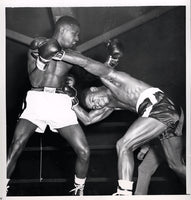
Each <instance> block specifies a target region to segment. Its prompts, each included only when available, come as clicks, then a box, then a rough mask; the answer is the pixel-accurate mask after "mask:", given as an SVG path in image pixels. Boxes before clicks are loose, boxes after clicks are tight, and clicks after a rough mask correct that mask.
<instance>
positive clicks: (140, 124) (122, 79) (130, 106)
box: [55, 51, 186, 195]
mask: <svg viewBox="0 0 191 200" xmlns="http://www.w3.org/2000/svg"><path fill="white" fill-rule="evenodd" d="M55 59H57V58H55ZM62 59H63V60H64V61H67V62H69V63H72V64H76V65H79V66H81V67H82V68H84V69H85V70H87V71H88V72H90V73H92V74H94V75H96V76H99V77H100V79H101V81H102V82H103V84H104V85H105V86H106V87H100V88H95V87H94V88H91V90H90V91H91V94H89V95H87V96H88V98H87V99H86V104H87V105H89V107H90V108H91V109H95V108H96V109H101V108H103V107H104V106H107V107H117V108H121V109H127V110H130V111H133V112H136V113H137V114H138V115H139V118H138V119H137V120H135V122H134V123H133V124H132V125H131V126H130V127H129V129H128V130H127V132H126V133H125V135H124V136H123V137H122V138H121V139H120V140H119V141H118V142H117V152H118V177H119V181H118V182H119V187H118V190H117V194H119V195H128V194H132V186H133V181H132V178H133V171H134V157H133V151H134V150H135V149H137V148H138V147H140V146H142V145H143V144H145V143H147V142H149V141H151V140H152V139H154V138H157V137H159V138H161V140H160V141H161V144H162V147H163V150H164V152H165V156H166V160H167V162H168V164H169V166H170V168H171V169H173V170H174V171H175V172H176V173H177V175H178V176H179V177H181V178H183V179H184V180H185V178H186V167H185V164H184V163H183V162H182V158H181V157H182V156H181V149H182V138H181V135H182V132H181V131H180V130H179V128H178V127H179V126H178V124H179V117H180V114H179V112H178V109H177V108H176V106H175V105H174V103H173V102H172V101H171V100H170V99H169V98H167V97H166V95H165V94H164V93H163V92H162V91H161V90H160V89H158V88H153V87H152V86H150V85H149V84H147V83H144V82H143V81H140V80H137V79H136V78H133V77H132V76H130V75H129V74H127V73H125V72H121V71H117V70H115V69H112V68H111V67H108V66H107V65H105V64H103V63H100V62H98V61H95V60H93V59H91V58H88V57H85V56H83V55H82V54H80V53H78V52H76V51H66V52H65V54H64V56H63V57H62ZM163 138H164V139H163ZM165 138H168V140H166V139H165Z"/></svg>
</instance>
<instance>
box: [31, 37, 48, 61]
mask: <svg viewBox="0 0 191 200" xmlns="http://www.w3.org/2000/svg"><path fill="white" fill-rule="evenodd" d="M47 41H48V39H47V38H45V37H38V38H35V39H34V40H33V41H32V42H31V44H30V49H31V50H32V52H31V55H32V57H33V58H35V59H37V58H38V56H39V53H38V48H39V47H40V46H41V45H42V44H44V43H46V42H47Z"/></svg>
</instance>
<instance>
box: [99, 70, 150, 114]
mask: <svg viewBox="0 0 191 200" xmlns="http://www.w3.org/2000/svg"><path fill="white" fill-rule="evenodd" d="M102 81H103V83H104V84H105V85H106V86H107V87H108V88H109V89H110V91H111V94H112V95H111V102H110V104H111V105H112V106H114V107H118V108H121V109H128V110H131V111H134V112H135V111H136V103H137V100H138V98H139V96H140V94H141V93H142V92H143V91H144V90H146V89H148V88H150V87H151V86H150V85H148V84H146V83H144V82H142V81H140V80H137V79H135V78H133V77H131V76H130V75H129V74H127V73H124V72H119V71H113V72H111V73H110V74H108V76H107V77H104V78H102Z"/></svg>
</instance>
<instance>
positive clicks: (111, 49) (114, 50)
mask: <svg viewBox="0 0 191 200" xmlns="http://www.w3.org/2000/svg"><path fill="white" fill-rule="evenodd" d="M107 49H108V54H109V56H108V59H107V60H106V62H105V63H106V64H107V65H108V66H110V67H112V68H114V67H116V66H117V65H118V61H119V58H120V57H121V56H122V55H123V51H122V50H123V48H122V45H121V43H120V42H119V40H118V39H113V40H109V42H108V43H107Z"/></svg>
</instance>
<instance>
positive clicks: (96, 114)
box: [73, 105, 114, 125]
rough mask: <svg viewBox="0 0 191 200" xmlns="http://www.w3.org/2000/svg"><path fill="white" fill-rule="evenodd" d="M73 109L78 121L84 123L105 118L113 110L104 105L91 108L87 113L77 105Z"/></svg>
mask: <svg viewBox="0 0 191 200" xmlns="http://www.w3.org/2000/svg"><path fill="white" fill-rule="evenodd" d="M73 110H74V111H75V113H76V115H77V117H78V119H79V120H80V121H82V122H83V123H84V124H85V125H90V124H93V123H96V122H99V121H101V120H103V119H105V118H106V117H108V116H109V115H110V114H111V113H112V112H113V110H114V109H113V108H108V107H104V108H102V109H99V110H92V111H90V112H89V113H88V112H86V111H85V110H84V109H83V108H82V107H81V106H79V105H78V106H75V107H74V108H73Z"/></svg>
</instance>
